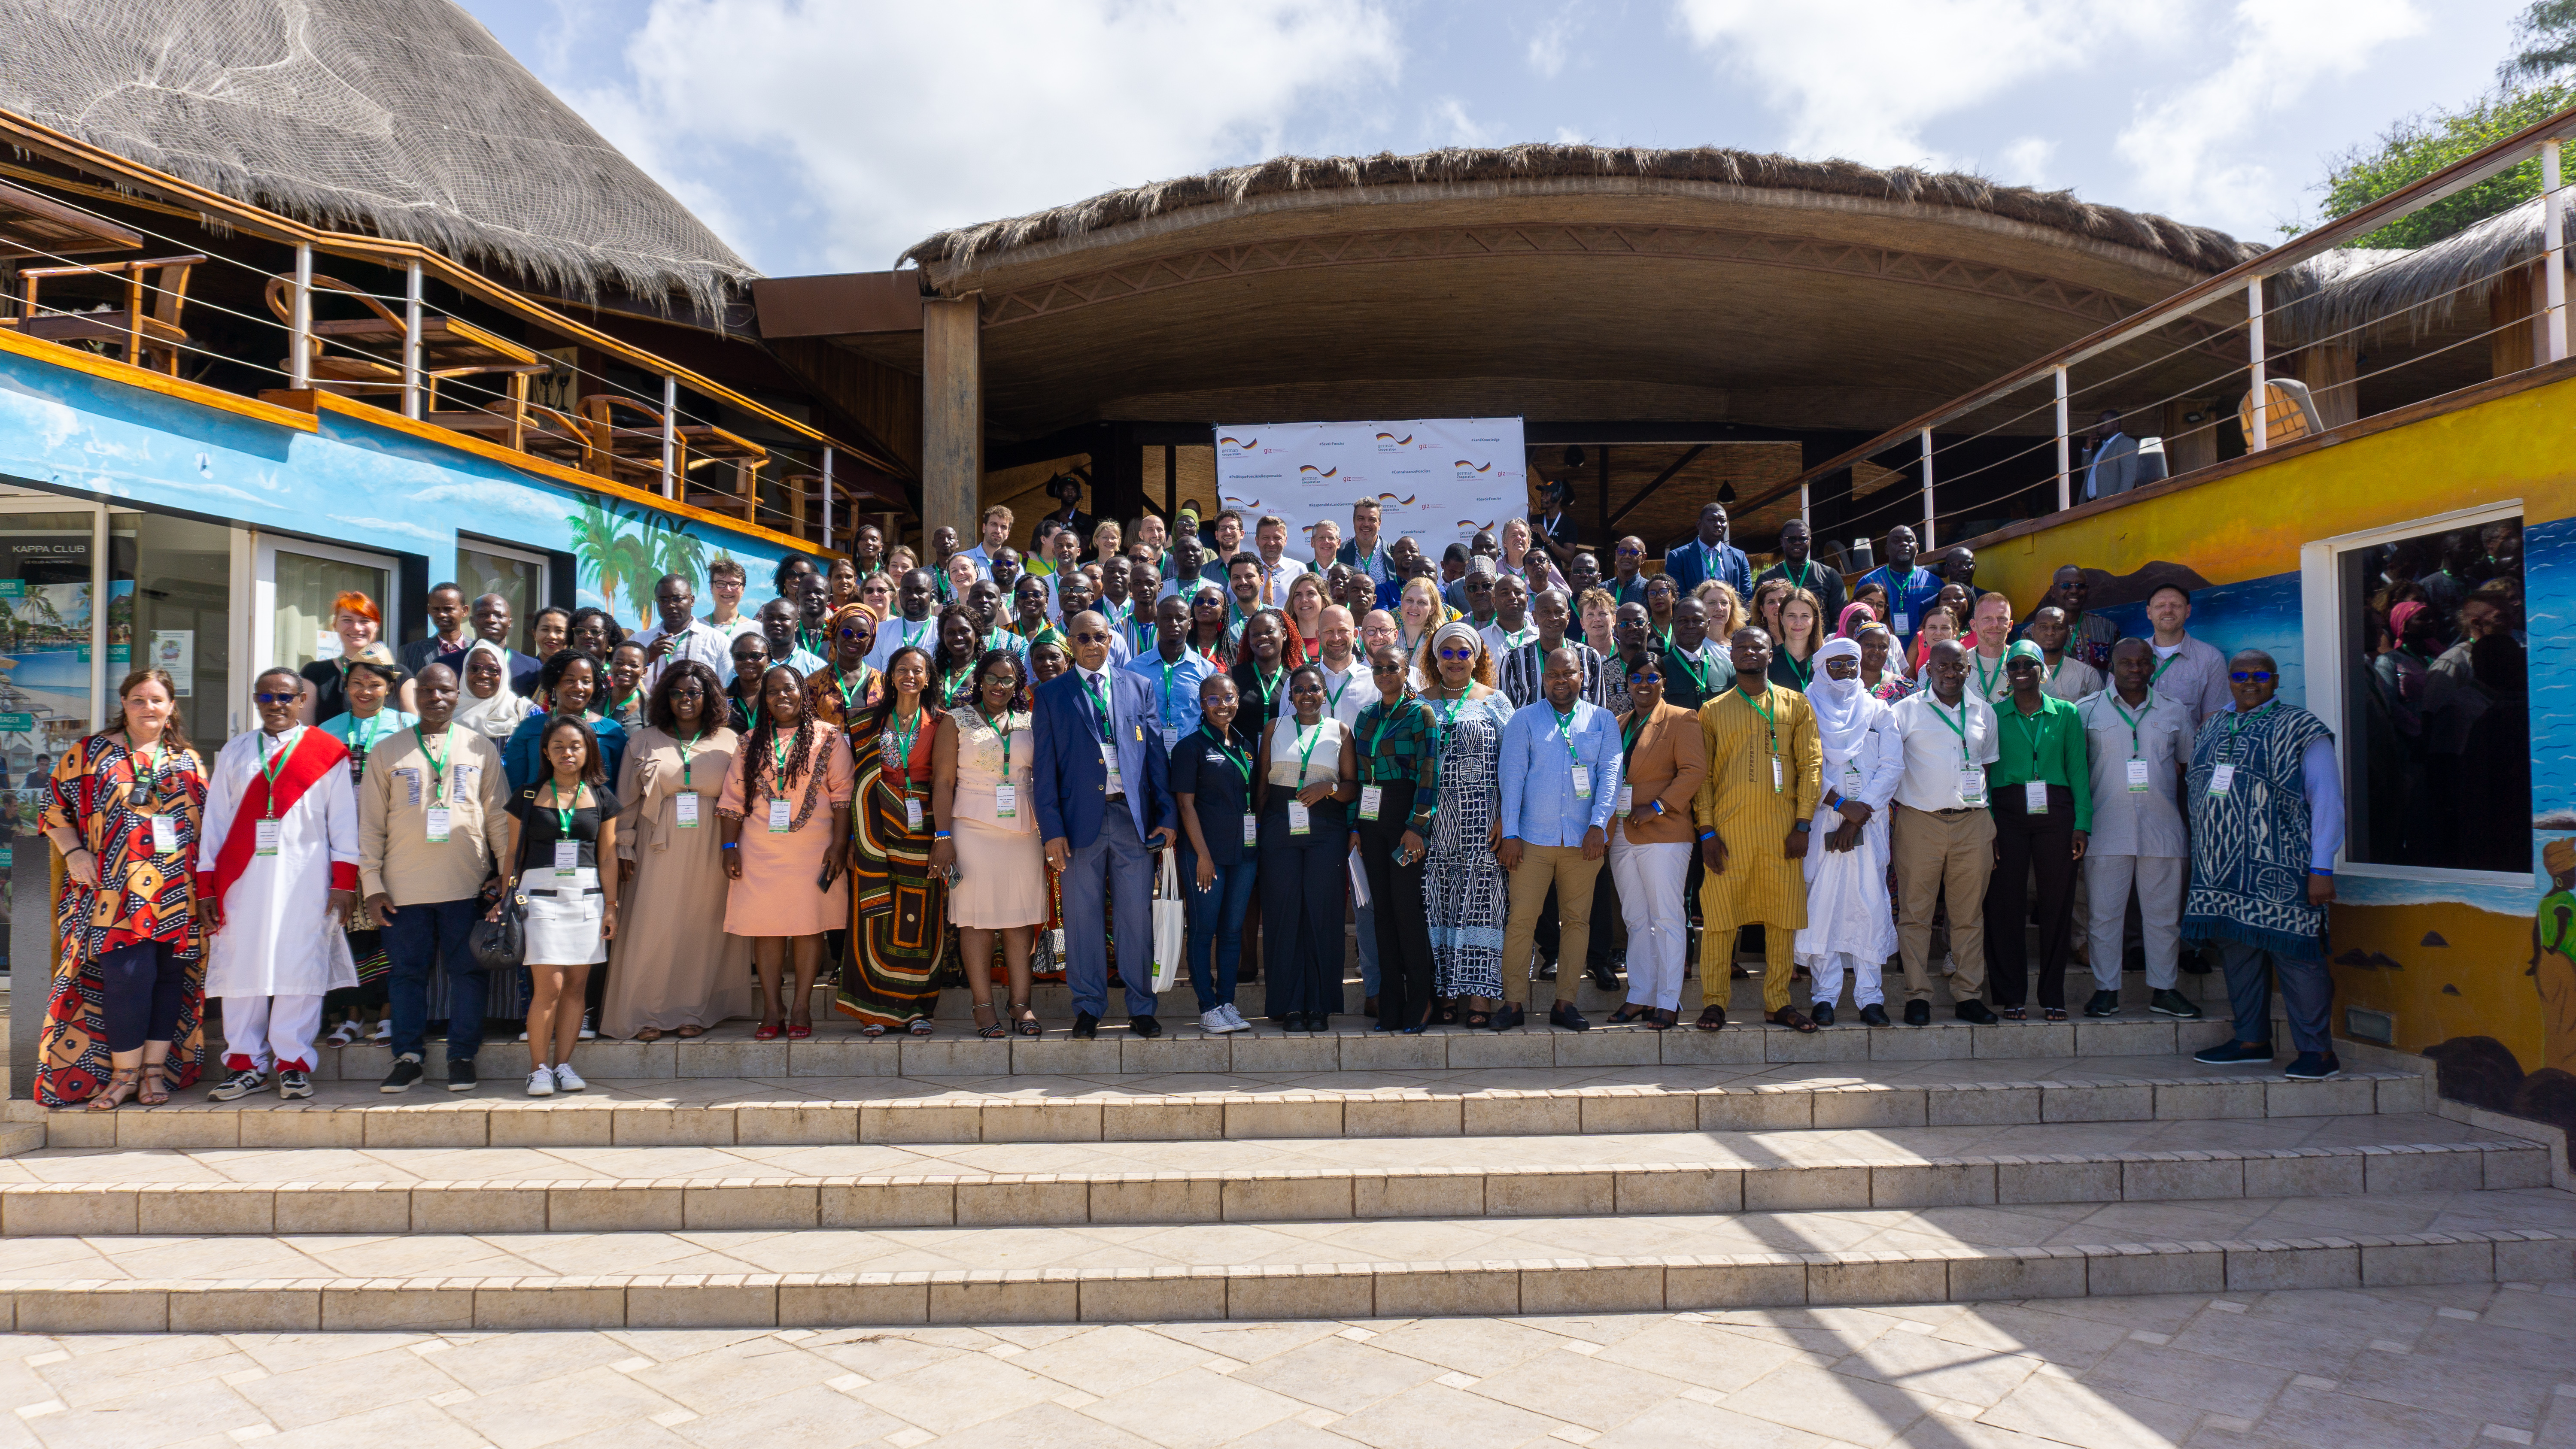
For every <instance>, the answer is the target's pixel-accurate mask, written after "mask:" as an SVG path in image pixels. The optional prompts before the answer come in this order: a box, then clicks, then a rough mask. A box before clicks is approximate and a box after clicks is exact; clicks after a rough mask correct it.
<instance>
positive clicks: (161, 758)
mask: <svg viewBox="0 0 2576 1449" xmlns="http://www.w3.org/2000/svg"><path fill="white" fill-rule="evenodd" d="M125 753H126V754H128V755H130V756H132V757H133V758H134V759H137V760H140V761H142V762H143V769H142V770H141V771H140V772H139V773H138V774H137V775H136V776H135V780H136V782H137V783H138V784H140V785H141V786H142V787H143V807H144V809H145V810H147V811H150V810H158V809H159V808H160V806H161V767H162V766H163V765H164V764H166V763H168V762H169V759H170V747H169V746H167V745H156V746H154V747H153V748H152V749H151V750H148V751H147V750H145V749H143V748H142V747H141V746H138V745H136V744H135V743H134V735H133V733H132V732H131V731H128V732H127V734H126V736H125Z"/></svg>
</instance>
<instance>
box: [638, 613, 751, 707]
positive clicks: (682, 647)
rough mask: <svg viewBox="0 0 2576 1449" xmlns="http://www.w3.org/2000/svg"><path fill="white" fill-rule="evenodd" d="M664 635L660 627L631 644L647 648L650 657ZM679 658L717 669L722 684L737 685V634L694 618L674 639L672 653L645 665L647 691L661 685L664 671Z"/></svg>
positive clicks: (652, 629)
mask: <svg viewBox="0 0 2576 1449" xmlns="http://www.w3.org/2000/svg"><path fill="white" fill-rule="evenodd" d="M662 634H663V629H662V626H661V625H659V624H656V625H654V626H653V627H652V628H650V629H646V630H644V631H643V632H642V633H640V634H637V635H636V636H635V637H634V638H632V639H630V640H628V641H627V642H628V643H630V644H641V645H643V646H644V650H645V652H646V653H647V654H650V653H651V652H652V649H653V646H654V645H655V644H658V643H660V642H661V641H662ZM679 659H694V660H696V661H698V662H699V663H700V664H703V665H705V666H706V667H708V668H709V669H712V670H714V671H715V672H716V680H717V682H718V683H720V684H723V685H724V686H725V687H727V688H731V687H732V686H733V635H731V634H728V633H726V632H725V631H724V630H722V629H719V628H717V627H716V626H715V625H713V624H709V623H706V622H704V621H703V620H698V619H691V620H690V621H689V623H688V627H686V628H684V629H682V630H681V631H680V632H679V633H678V634H677V635H676V636H674V637H673V638H672V640H671V652H670V653H668V654H666V655H664V656H662V657H661V658H659V659H656V660H654V661H653V662H652V663H650V664H647V665H646V666H644V688H645V690H646V691H647V692H648V693H649V692H650V691H651V690H652V689H653V687H654V686H655V685H657V684H660V683H661V682H662V673H663V671H664V670H666V669H668V668H669V667H670V666H671V663H672V661H674V660H679Z"/></svg>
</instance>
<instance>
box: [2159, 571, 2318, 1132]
mask: <svg viewBox="0 0 2576 1449" xmlns="http://www.w3.org/2000/svg"><path fill="white" fill-rule="evenodd" d="M2150 607H2151V608H2152V606H2150ZM2150 616H2151V617H2152V614H2151V615H2150ZM2203 647H2207V646H2205V645H2204V646H2203ZM2280 687H2281V669H2280V666H2279V665H2278V664H2276V663H2274V662H2273V660H2272V656H2271V655H2269V654H2266V653H2264V652H2263V651H2261V650H2259V649H2245V650H2240V651H2238V653H2237V655H2236V657H2235V658H2233V659H2231V660H2229V661H2228V662H2227V694H2228V707H2227V708H2226V709H2225V710H2222V711H2220V712H2219V713H2218V714H2216V715H2213V716H2211V718H2210V720H2209V722H2208V723H2207V724H2205V725H2203V726H2201V729H2200V734H2199V736H2198V737H2197V738H2196V739H2195V740H2194V741H2193V742H2192V750H2191V770H2190V773H2189V774H2188V775H2186V776H2185V777H2184V780H2183V799H2184V800H2185V801H2187V802H2188V804H2189V808H2190V810H2191V890H2190V894H2189V895H2187V896H2185V897H2184V898H2183V907H2182V934H2183V935H2184V936H2185V937H2186V938H2188V939H2191V940H2194V941H2208V942H2214V943H2215V944H2216V945H2217V947H2218V958H2219V964H2220V965H2221V966H2222V967H2223V968H2224V969H2225V970H2226V972H2227V1001H2228V1005H2229V1007H2230V1008H2231V1009H2232V1010H2233V1011H2234V1013H2235V1017H2236V1037H2235V1040H2233V1041H2229V1042H2224V1043H2222V1044H2220V1045H2218V1046H2214V1047H2211V1048H2209V1049H2208V1050H2206V1051H2203V1052H2201V1053H2199V1054H2197V1055H2196V1056H2195V1057H2194V1058H2193V1059H2194V1060H2195V1061H2199V1062H2201V1063H2203V1064H2205V1065H2208V1066H2214V1067H2261V1066H2269V1065H2271V1063H2272V1059H2273V1056H2274V1051H2273V1046H2272V982H2273V981H2274V980H2275V979H2278V980H2279V982H2280V983H2281V1005H2282V1007H2283V1014H2284V1015H2285V1016H2287V1017H2288V1018H2289V1023H2290V1044H2291V1045H2292V1046H2294V1047H2296V1048H2297V1049H2298V1056H2297V1057H2296V1058H2295V1059H2293V1060H2292V1061H2291V1063H2290V1065H2289V1068H2288V1071H2287V1072H2286V1075H2287V1076H2289V1077H2290V1078H2292V1079H2293V1080H2297V1081H2319V1080H2322V1079H2324V1078H2326V1077H2331V1076H2333V1075H2335V1074H2336V1073H2337V1072H2339V1071H2341V1070H2343V1065H2342V1063H2341V1062H2339V1061H2337V1060H2336V1058H2335V1053H2334V1040H2333V1038H2332V1036H2330V1035H2329V1034H2328V1026H2327V1022H2328V1016H2329V1013H2331V1012H2332V1010H2333V1009H2334V976H2333V973H2331V972H2330V971H2328V970H2327V969H2326V963H2325V960H2324V957H2325V930H2326V907H2327V906H2329V905H2331V904H2333V903H2334V898H2335V885H2334V858H2335V852H2336V851H2337V850H2339V849H2341V848H2342V847H2343V782H2342V778H2341V775H2340V774H2339V772H2338V770H2337V768H2336V764H2335V752H2334V732H2333V731H2331V730H2329V729H2327V728H2326V727H2325V725H2324V723H2323V722H2322V721H2320V720H2319V719H2318V718H2317V717H2316V716H2315V715H2312V714H2310V713H2308V712H2307V711H2306V710H2304V709H2301V708H2299V707H2298V706H2297V705H2294V704H2284V703H2282V702H2281V701H2280V700H2278V699H2276V698H2274V697H2273V696H2274V694H2275V692H2276V691H2278V690H2279V689H2280ZM2300 859H2304V860H2305V861H2306V862H2307V873H2306V875H2305V876H2304V877H2301V876H2295V875H2292V874H2290V873H2289V872H2288V871H2285V870H2282V869H2281V868H2280V862H2281V861H2283V860H2300Z"/></svg>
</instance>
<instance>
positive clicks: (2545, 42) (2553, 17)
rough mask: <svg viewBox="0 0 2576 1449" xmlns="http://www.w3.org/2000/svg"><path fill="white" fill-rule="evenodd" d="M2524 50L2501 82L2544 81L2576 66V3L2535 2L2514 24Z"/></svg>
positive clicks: (2507, 65) (2510, 63)
mask: <svg viewBox="0 0 2576 1449" xmlns="http://www.w3.org/2000/svg"><path fill="white" fill-rule="evenodd" d="M2513 38H2514V39H2515V40H2516V41H2518V42H2520V43H2521V45H2522V49H2521V50H2518V51H2516V52H2514V56H2513V58H2512V59H2511V60H2508V61H2506V62H2505V63H2504V66H2503V72H2502V76H2501V79H2502V80H2503V81H2504V83H2505V84H2507V85H2511V84H2512V83H2513V82H2515V81H2517V80H2543V79H2546V78H2548V77H2550V76H2553V75H2556V74H2558V73H2559V72H2560V71H2562V70H2566V69H2568V68H2569V67H2571V66H2576V0H2533V4H2532V7H2531V8H2530V9H2528V10H2525V11H2524V12H2522V18H2521V19H2520V20H2518V21H2516V22H2514V27H2513Z"/></svg>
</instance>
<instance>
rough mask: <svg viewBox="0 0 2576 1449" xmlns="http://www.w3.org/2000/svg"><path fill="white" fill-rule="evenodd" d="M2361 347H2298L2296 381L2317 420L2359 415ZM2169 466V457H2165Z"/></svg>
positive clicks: (2329, 422)
mask: <svg viewBox="0 0 2576 1449" xmlns="http://www.w3.org/2000/svg"><path fill="white" fill-rule="evenodd" d="M2360 373H2361V349H2360V347H2358V346H2357V345H2355V344H2354V343H2351V342H2320V343H2317V344H2316V345H2315V346H2313V347H2306V348H2302V349H2300V351H2299V381H2301V382H2304V383H2306V384H2307V385H2308V397H2309V398H2310V399H2311V400H2313V401H2314V402H2315V403H2316V405H2317V420H2318V421H2319V422H2321V423H2323V424H2325V425H2326V426H2327V427H2329V428H2339V427H2342V426H2343V425H2344V424H2346V423H2349V422H2352V421H2354V420H2355V419H2357V418H2359V417H2360V416H2361V397H2360V388H2359V386H2358V385H2357V384H2356V383H2355V381H2354V379H2355V378H2357V377H2358V376H2359V375H2360ZM2166 463H2167V466H2168V467H2170V466H2171V463H2172V460H2171V459H2170V458H2168V459H2167V460H2166Z"/></svg>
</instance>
